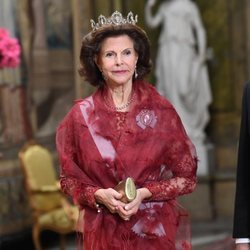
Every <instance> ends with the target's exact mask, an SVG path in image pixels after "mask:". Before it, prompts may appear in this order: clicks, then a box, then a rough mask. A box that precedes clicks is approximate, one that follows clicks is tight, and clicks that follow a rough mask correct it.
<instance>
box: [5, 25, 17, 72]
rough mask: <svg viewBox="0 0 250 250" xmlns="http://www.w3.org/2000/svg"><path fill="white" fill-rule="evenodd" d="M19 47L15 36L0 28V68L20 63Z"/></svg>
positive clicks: (13, 66)
mask: <svg viewBox="0 0 250 250" xmlns="http://www.w3.org/2000/svg"><path fill="white" fill-rule="evenodd" d="M20 54H21V48H20V45H19V43H18V40H17V39H16V38H12V37H10V35H9V32H8V31H7V30H6V29H4V28H0V69H2V68H15V67H17V66H18V65H19V64H20Z"/></svg>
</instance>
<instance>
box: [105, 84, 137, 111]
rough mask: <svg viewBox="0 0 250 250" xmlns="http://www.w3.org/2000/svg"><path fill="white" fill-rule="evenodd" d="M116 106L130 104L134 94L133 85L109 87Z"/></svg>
mask: <svg viewBox="0 0 250 250" xmlns="http://www.w3.org/2000/svg"><path fill="white" fill-rule="evenodd" d="M108 89H109V92H110V94H111V97H112V99H113V102H114V105H115V106H116V107H119V106H121V105H124V104H126V103H127V102H129V100H130V98H131V92H132V84H123V85H120V86H112V85H111V86H108Z"/></svg>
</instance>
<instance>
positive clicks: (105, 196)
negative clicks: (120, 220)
mask: <svg viewBox="0 0 250 250" xmlns="http://www.w3.org/2000/svg"><path fill="white" fill-rule="evenodd" d="M94 196H95V200H96V202H97V203H98V204H103V205H104V206H105V207H106V208H107V209H108V210H109V211H110V213H116V212H117V207H118V206H122V207H124V206H125V203H123V202H121V201H120V199H121V198H122V194H120V193H118V192H117V191H116V190H114V189H113V188H107V189H98V190H97V191H96V192H95V194H94Z"/></svg>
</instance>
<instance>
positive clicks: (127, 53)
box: [123, 50, 132, 55]
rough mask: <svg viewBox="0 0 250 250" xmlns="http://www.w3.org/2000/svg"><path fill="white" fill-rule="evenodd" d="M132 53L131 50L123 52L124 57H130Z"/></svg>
mask: <svg viewBox="0 0 250 250" xmlns="http://www.w3.org/2000/svg"><path fill="white" fill-rule="evenodd" d="M131 53H132V52H131V50H125V51H124V52H123V54H124V55H130V54H131Z"/></svg>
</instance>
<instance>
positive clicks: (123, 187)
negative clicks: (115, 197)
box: [114, 177, 136, 203]
mask: <svg viewBox="0 0 250 250" xmlns="http://www.w3.org/2000/svg"><path fill="white" fill-rule="evenodd" d="M114 189H115V190H116V191H117V192H119V193H121V194H122V195H123V196H122V198H121V201H122V202H124V203H128V202H131V201H132V200H134V199H135V197H136V186H135V183H134V181H133V179H132V178H130V177H128V178H126V179H125V180H123V181H120V182H119V183H118V185H117V186H115V187H114Z"/></svg>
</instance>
